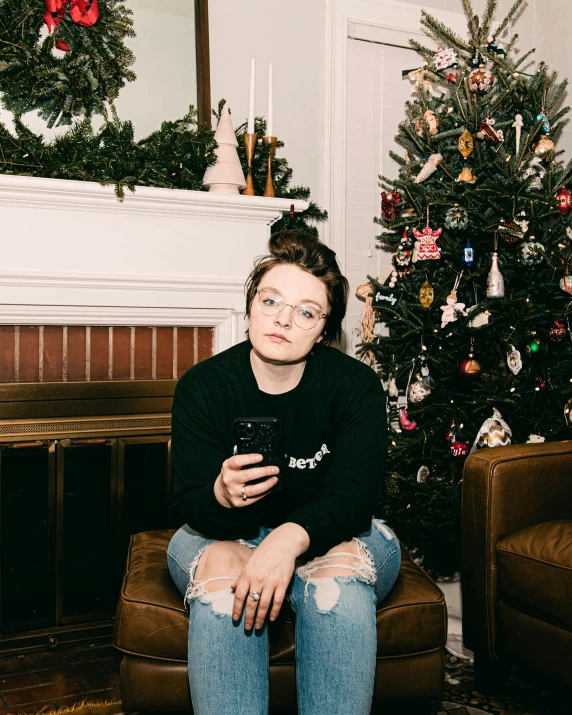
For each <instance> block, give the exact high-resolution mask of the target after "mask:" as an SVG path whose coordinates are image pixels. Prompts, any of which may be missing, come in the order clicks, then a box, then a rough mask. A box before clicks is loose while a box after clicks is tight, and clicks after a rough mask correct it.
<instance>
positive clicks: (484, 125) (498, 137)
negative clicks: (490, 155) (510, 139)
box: [477, 119, 504, 148]
mask: <svg viewBox="0 0 572 715" xmlns="http://www.w3.org/2000/svg"><path fill="white" fill-rule="evenodd" d="M494 124H495V120H494V119H485V121H484V122H481V125H480V127H479V131H478V132H477V139H486V140H487V141H489V142H490V143H491V144H492V145H493V146H496V147H497V148H498V146H499V144H502V142H503V141H504V134H503V131H502V129H498V130H496V129H493V126H494Z"/></svg>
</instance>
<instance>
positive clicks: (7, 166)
mask: <svg viewBox="0 0 572 715" xmlns="http://www.w3.org/2000/svg"><path fill="white" fill-rule="evenodd" d="M223 106H224V100H221V102H219V106H218V111H217V112H214V111H213V114H214V115H215V116H217V117H218V116H219V115H220V111H221V110H222V107H223ZM14 129H15V133H12V132H11V131H9V129H8V128H7V127H6V126H5V125H4V124H2V123H0V173H4V174H12V175H13V174H18V175H24V176H41V177H44V178H52V179H70V180H76V181H96V182H98V183H100V184H102V185H104V186H105V185H110V184H111V185H113V186H114V187H115V193H116V195H117V197H118V199H120V200H122V199H123V198H124V196H125V189H129V190H130V191H132V192H134V191H135V189H136V187H137V186H156V187H162V188H169V189H188V190H193V191H200V190H202V188H203V187H202V178H203V176H204V173H205V171H206V169H207V167H208V166H210V165H211V164H214V163H215V161H216V156H215V154H214V150H215V148H216V146H217V143H216V141H215V139H214V131H212V130H210V129H206V128H205V127H204V126H202V125H200V124H199V123H198V121H197V111H196V110H195V108H194V107H193V106H192V105H191V106H190V107H189V111H188V112H187V113H186V114H185V116H184V117H182V118H181V119H177V120H175V121H168V122H167V121H166V122H163V123H162V124H161V127H160V129H158V130H157V131H154V132H153V133H151V134H149V136H147V137H145V138H144V139H140V140H139V141H135V138H134V129H133V124H132V122H130V121H122V120H121V119H120V118H119V117H118V115H117V113H116V111H115V109H114V107H113V104H112V105H111V114H110V115H109V114H108V115H107V116H106V117H105V122H104V123H103V125H102V126H101V128H100V129H98V130H97V131H94V129H93V127H92V124H91V119H89V118H84V119H82V120H79V121H76V122H75V123H74V124H73V125H72V126H71V127H70V128H69V129H68V130H67V131H65V132H64V133H63V134H61V135H60V136H58V137H56V138H54V139H52V140H51V141H46V140H45V138H44V137H43V136H42V134H36V133H35V132H33V131H32V130H31V129H29V127H27V126H26V125H25V124H24V123H23V122H22V120H21V118H20V117H17V116H16V117H14ZM245 130H246V123H244V124H242V125H240V126H239V127H238V128H237V132H236V133H237V139H238V142H239V147H238V154H239V157H240V160H241V162H242V166H243V169H244V171H245V173H246V156H245V152H244V145H243V142H242V135H243V134H244V132H245ZM265 130H266V123H265V120H264V119H263V118H260V117H257V118H256V132H257V134H258V135H259V136H263V134H264V132H265ZM282 146H284V144H283V142H278V147H279V148H280V147H282ZM266 159H267V148H266V146H265V145H264V144H263V143H262V142H259V145H258V149H257V151H256V153H255V155H254V160H253V171H252V175H253V180H254V185H255V188H256V192H257V194H260V195H261V194H262V192H263V191H264V185H265V182H266V170H267V164H266ZM273 178H274V187H275V191H276V196H277V197H279V198H287V199H302V200H304V201H309V203H310V205H309V207H308V209H307V210H306V211H304V212H301V213H299V214H296V216H295V218H294V221H292V220H291V219H290V217H285V218H284V219H281V220H280V221H278V222H277V223H276V224H274V226H273V231H278V230H281V229H282V228H286V227H296V228H302V227H304V228H306V229H307V230H309V231H311V232H313V233H317V229H316V228H315V227H314V226H312V225H309V224H308V221H311V223H312V224H313V223H316V222H320V221H325V220H326V218H327V213H326V212H325V211H322V210H321V209H320V208H319V207H318V206H317V205H316V204H315V203H314V202H313V201H311V200H310V189H309V188H307V187H305V186H290V182H291V180H292V169H291V168H290V167H289V166H288V161H287V159H285V158H283V157H278V158H275V160H274V164H273Z"/></svg>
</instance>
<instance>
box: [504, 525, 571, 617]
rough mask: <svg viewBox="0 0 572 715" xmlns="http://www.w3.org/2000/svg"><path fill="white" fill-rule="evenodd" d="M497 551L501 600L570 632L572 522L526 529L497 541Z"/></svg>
mask: <svg viewBox="0 0 572 715" xmlns="http://www.w3.org/2000/svg"><path fill="white" fill-rule="evenodd" d="M496 551H497V558H498V577H499V595H500V598H501V599H502V600H503V601H506V602H507V603H510V604H512V605H514V606H516V607H518V608H520V609H522V610H524V611H526V612H528V613H530V614H531V615H535V616H537V617H541V618H545V619H547V620H549V621H550V622H552V623H555V624H557V625H561V626H564V627H565V628H572V609H571V608H570V604H571V603H572V520H567V519H566V520H564V519H563V520H559V521H547V522H544V523H542V524H535V525H534V526H528V527H527V528H525V529H521V530H520V531H516V532H515V533H514V534H510V536H507V537H505V538H504V539H502V540H501V541H499V542H498V544H497V547H496Z"/></svg>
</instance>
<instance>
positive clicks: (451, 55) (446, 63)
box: [433, 47, 457, 70]
mask: <svg viewBox="0 0 572 715" xmlns="http://www.w3.org/2000/svg"><path fill="white" fill-rule="evenodd" d="M456 64H457V53H456V52H455V50H453V49H452V48H451V47H448V48H447V49H445V50H442V49H441V48H439V49H438V50H437V52H436V53H435V56H434V57H433V65H434V66H435V69H436V70H444V69H447V67H452V66H453V65H456Z"/></svg>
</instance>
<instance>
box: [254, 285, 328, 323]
mask: <svg viewBox="0 0 572 715" xmlns="http://www.w3.org/2000/svg"><path fill="white" fill-rule="evenodd" d="M256 292H257V293H258V310H259V311H260V312H261V313H262V314H263V315H278V313H281V312H282V311H283V310H284V308H285V307H286V306H289V307H290V308H292V320H293V321H294V323H295V324H296V325H297V326H298V327H299V328H302V329H303V330H310V329H311V328H314V327H315V326H316V325H317V324H318V322H319V321H320V320H321V319H322V318H327V317H328V316H327V315H326V314H325V313H320V311H319V310H318V308H317V307H316V306H315V305H304V304H301V305H290V303H285V302H284V299H283V298H282V297H281V296H279V295H278V294H277V293H275V292H274V291H272V290H264V289H260V288H258V289H257V290H256Z"/></svg>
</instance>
